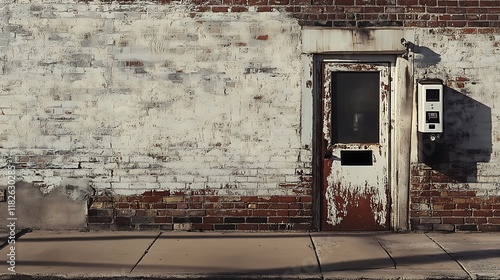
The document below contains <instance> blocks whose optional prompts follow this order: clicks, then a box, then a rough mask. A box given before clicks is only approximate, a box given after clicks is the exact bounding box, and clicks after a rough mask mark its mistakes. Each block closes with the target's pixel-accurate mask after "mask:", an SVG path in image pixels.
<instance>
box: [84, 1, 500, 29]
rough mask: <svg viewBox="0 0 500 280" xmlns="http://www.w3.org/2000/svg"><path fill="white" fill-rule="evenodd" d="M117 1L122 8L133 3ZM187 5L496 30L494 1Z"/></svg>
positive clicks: (314, 21) (321, 21) (319, 22)
mask: <svg viewBox="0 0 500 280" xmlns="http://www.w3.org/2000/svg"><path fill="white" fill-rule="evenodd" d="M84 2H89V1H84ZM104 2H107V1H104ZM108 2H111V1H108ZM118 2H120V3H121V4H125V5H126V4H130V3H134V2H137V1H136V0H127V1H124V0H119V1H118ZM156 2H157V3H158V4H170V3H179V2H180V1H175V0H156ZM191 3H192V4H193V5H192V7H193V12H194V13H193V16H195V15H196V12H218V13H221V12H222V13H227V12H233V13H234V12H246V11H248V10H250V9H249V8H250V7H252V9H254V10H255V11H257V12H272V11H281V12H287V13H290V14H292V15H293V16H294V17H296V18H298V19H299V20H300V24H302V25H316V26H334V27H370V26H404V27H500V19H499V15H500V1H498V0H450V1H448V0H191Z"/></svg>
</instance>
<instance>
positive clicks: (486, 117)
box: [419, 86, 492, 183]
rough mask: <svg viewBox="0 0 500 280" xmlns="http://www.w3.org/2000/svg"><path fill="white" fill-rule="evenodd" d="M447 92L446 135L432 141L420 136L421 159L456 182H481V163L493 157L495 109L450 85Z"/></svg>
mask: <svg viewBox="0 0 500 280" xmlns="http://www.w3.org/2000/svg"><path fill="white" fill-rule="evenodd" d="M443 94H444V96H443V99H444V100H443V101H444V103H443V106H444V108H443V109H444V133H443V137H441V139H438V140H436V141H435V142H431V141H430V140H429V139H422V135H420V141H419V142H420V145H421V146H420V151H421V152H422V153H421V161H422V162H423V163H425V164H427V165H429V166H430V167H432V168H434V169H435V170H437V171H440V172H441V173H443V174H446V175H447V176H449V177H451V178H453V179H454V180H455V181H456V182H462V183H474V182H477V163H478V162H489V161H490V159H491V153H492V138H491V137H492V136H491V135H492V124H491V109H490V107H488V106H486V105H484V104H482V103H481V102H478V101H477V100H474V99H472V98H470V97H469V96H467V95H465V94H463V93H461V92H458V91H456V90H454V89H452V88H449V87H446V86H445V87H444V93H443Z"/></svg>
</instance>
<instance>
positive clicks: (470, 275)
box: [425, 233, 474, 279]
mask: <svg viewBox="0 0 500 280" xmlns="http://www.w3.org/2000/svg"><path fill="white" fill-rule="evenodd" d="M425 236H427V238H429V239H430V240H432V242H434V244H436V245H437V246H438V247H439V248H441V250H443V251H444V252H445V253H446V254H447V255H448V256H450V258H452V259H453V260H454V261H455V262H456V263H457V264H458V265H459V266H460V267H461V268H462V270H463V271H464V272H465V273H467V276H469V279H474V277H472V274H471V273H470V272H469V271H468V270H467V268H465V266H464V265H463V264H462V263H461V262H460V261H459V260H457V259H456V258H455V257H453V255H452V254H451V253H450V252H448V250H446V249H445V248H444V247H443V246H441V244H439V243H438V242H437V241H436V240H434V239H433V238H432V237H430V236H429V235H427V233H426V234H425Z"/></svg>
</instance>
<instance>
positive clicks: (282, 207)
mask: <svg viewBox="0 0 500 280" xmlns="http://www.w3.org/2000/svg"><path fill="white" fill-rule="evenodd" d="M499 3H500V2H498V1H483V0H482V1H473V0H457V1H440V0H331V1H321V0H320V1H316V0H314V1H310V0H307V1H305V0H279V1H278V0H248V1H240V0H232V1H225V0H212V1H210V2H205V1H192V2H189V3H188V2H186V3H183V4H182V5H181V4H179V3H178V2H170V1H156V2H141V3H138V2H135V1H130V2H124V1H119V2H113V3H109V2H105V3H104V2H89V3H83V2H75V1H52V2H51V3H46V1H41V0H39V1H30V2H29V3H27V2H26V3H19V2H18V1H13V0H9V1H4V2H3V4H0V19H1V20H0V29H1V33H0V69H1V72H0V75H1V78H0V100H1V102H0V125H1V127H2V130H1V133H0V155H1V158H0V160H1V161H2V164H5V163H6V159H7V158H8V157H12V158H13V160H14V162H15V165H16V167H17V177H18V178H19V179H20V182H19V183H18V185H19V187H20V190H24V189H26V194H32V195H29V196H30V198H28V199H26V200H24V201H23V202H22V203H27V204H35V205H38V204H44V205H45V204H46V206H44V207H41V208H40V209H46V210H43V211H42V210H40V213H39V214H40V216H38V217H39V219H48V220H50V219H53V220H57V219H58V218H57V216H51V214H50V213H63V214H65V213H69V212H71V211H76V210H75V209H80V208H79V207H80V206H82V205H84V204H85V203H87V198H88V197H92V199H91V201H90V209H89V210H88V211H89V216H88V222H89V223H90V227H91V228H125V229H130V228H138V229H147V228H154V229H158V228H162V229H248V230H256V229H310V228H311V217H312V211H311V207H312V203H311V201H312V197H311V173H312V170H311V164H312V159H311V154H312V151H311V147H312V139H309V138H307V137H308V135H309V134H310V131H312V128H311V127H304V124H310V123H311V119H312V112H311V107H312V104H310V103H307V102H304V103H301V102H303V100H310V99H308V98H309V97H308V98H304V96H301V90H303V88H304V84H305V85H306V88H309V89H311V90H312V84H310V83H309V81H304V80H303V76H307V75H305V74H304V72H308V69H304V65H305V64H307V63H305V64H304V63H303V61H304V59H306V58H310V56H308V57H306V56H303V57H301V51H302V49H301V48H302V46H301V44H300V31H301V26H304V25H310V26H313V25H314V26H326V27H333V28H335V27H355V28H363V27H385V28H387V27H389V28H390V27H395V26H396V27H398V28H401V27H403V28H416V29H415V34H416V37H415V38H413V41H414V43H415V44H417V45H419V46H420V48H419V51H418V53H416V54H415V55H414V57H413V58H412V59H411V60H412V61H413V62H414V64H413V66H414V69H415V72H414V75H415V77H414V78H415V79H421V78H440V79H443V80H444V81H445V83H446V85H447V89H446V105H445V106H447V109H445V111H446V116H445V118H446V127H445V130H446V135H445V137H444V138H443V140H441V141H440V142H438V143H435V144H429V143H425V141H423V140H422V139H417V134H416V133H414V134H413V138H414V139H413V140H414V141H413V142H412V147H411V150H412V153H414V154H415V151H421V154H420V155H419V156H414V157H412V158H411V159H410V160H411V163H412V176H411V178H410V179H411V182H412V183H411V186H410V191H411V193H410V200H411V201H410V210H411V213H410V219H411V225H412V228H413V229H426V230H427V229H434V230H441V229H443V230H454V229H463V230H500V226H499V225H500V221H499V216H500V214H499V205H500V200H499V197H500V186H499V184H498V178H499V175H500V174H498V170H499V169H498V166H499V165H500V161H499V159H498V149H499V143H500V134H499V131H500V127H499V125H500V124H499V123H500V122H499V120H500V119H499V112H498V109H497V108H495V104H496V103H498V98H499V97H498V90H497V89H498V85H499V83H500V80H499V78H498V75H496V73H498V71H499V69H498V66H497V65H496V64H495V63H494V61H498V56H499V52H500V50H499V48H500V47H499V44H500V43H499V42H500V38H499V36H500V35H499V34H500V32H499V30H498V27H500V19H499V16H498V14H499V13H500V7H499ZM407 39H408V38H407ZM306 68H307V67H306ZM415 106H416V105H415ZM301 112H302V114H301ZM304 118H305V119H304ZM414 126H415V124H414ZM304 130H306V131H307V133H304ZM308 133H309V134H308ZM304 136H306V138H307V139H304ZM301 137H302V139H301ZM2 176H4V175H3V174H2ZM75 180H76V181H75ZM3 181H4V182H5V181H6V180H3ZM75 182H78V183H75ZM0 185H1V184H0ZM317 187H320V186H317ZM402 187H405V188H407V187H408V186H402ZM44 192H46V193H44ZM51 194H54V197H59V198H60V199H61V200H63V201H65V202H64V203H66V202H71V201H75V203H74V204H72V203H69V204H68V205H67V206H64V205H63V204H64V203H63V204H62V208H61V207H60V206H61V205H57V206H55V207H56V208H53V207H52V206H51V205H52V204H55V203H54V200H51V199H50V198H49V197H50V195H51ZM93 194H95V196H94V195H93ZM27 196H28V195H27ZM31 196H32V197H31ZM31 198H33V199H31ZM19 203H21V202H19ZM51 207H52V208H51ZM82 207H83V206H82ZM56 210H57V211H56ZM64 210H65V211H66V212H63V211H64ZM71 213H76V212H71ZM26 215H28V216H30V215H33V212H27V213H26ZM82 219H83V218H82V216H81V215H79V216H78V217H77V218H75V220H74V221H73V222H75V223H74V224H72V225H68V227H80V225H81V224H82V222H84V221H83V220H82ZM25 221H26V220H25ZM25 226H27V227H32V226H35V227H36V226H39V224H36V223H35V221H34V220H33V221H32V222H29V223H27V224H26V225H25ZM51 226H53V225H47V227H51ZM63 227H64V226H63Z"/></svg>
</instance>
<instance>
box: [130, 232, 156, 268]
mask: <svg viewBox="0 0 500 280" xmlns="http://www.w3.org/2000/svg"><path fill="white" fill-rule="evenodd" d="M161 234H162V232H160V233H158V235H157V236H156V238H155V239H154V240H153V242H151V244H149V246H148V248H147V249H146V251H144V253H143V254H142V256H141V257H140V258H139V260H138V261H137V262H136V263H135V265H134V267H132V269H131V270H130V271H129V273H132V272H133V271H134V269H135V268H136V267H137V266H138V265H139V263H140V262H141V261H142V259H143V258H144V257H145V256H146V254H147V253H148V252H149V249H151V247H153V244H155V242H156V240H158V238H160V235H161Z"/></svg>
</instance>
